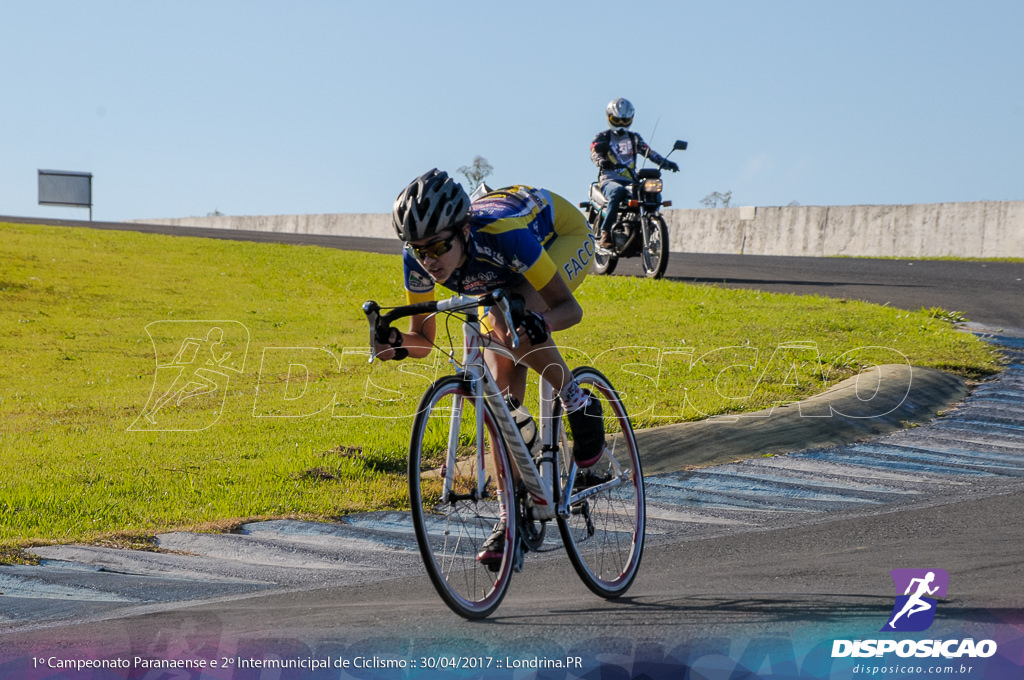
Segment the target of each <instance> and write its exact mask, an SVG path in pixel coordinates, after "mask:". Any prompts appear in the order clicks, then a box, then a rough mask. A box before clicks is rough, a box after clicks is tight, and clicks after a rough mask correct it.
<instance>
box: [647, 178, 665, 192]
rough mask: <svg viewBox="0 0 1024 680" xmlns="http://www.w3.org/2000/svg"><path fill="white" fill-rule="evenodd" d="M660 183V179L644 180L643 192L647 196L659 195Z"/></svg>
mask: <svg viewBox="0 0 1024 680" xmlns="http://www.w3.org/2000/svg"><path fill="white" fill-rule="evenodd" d="M661 187H662V183H661V180H660V179H653V178H652V179H645V180H644V191H646V192H647V193H649V194H660V193H661Z"/></svg>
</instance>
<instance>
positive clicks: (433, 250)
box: [408, 234, 458, 262]
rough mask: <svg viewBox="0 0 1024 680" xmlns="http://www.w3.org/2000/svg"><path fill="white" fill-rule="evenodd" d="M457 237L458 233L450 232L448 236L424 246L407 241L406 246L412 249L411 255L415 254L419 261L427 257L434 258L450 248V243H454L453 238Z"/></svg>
mask: <svg viewBox="0 0 1024 680" xmlns="http://www.w3.org/2000/svg"><path fill="white" fill-rule="evenodd" d="M457 237H458V234H452V235H451V236H449V237H448V238H445V239H441V240H440V241H434V242H433V243H428V244H427V245H425V246H414V245H413V244H411V243H409V244H408V246H409V248H410V249H412V254H413V256H415V257H416V259H417V260H419V261H420V262H422V261H423V260H425V259H427V258H428V257H430V258H433V259H435V260H436V259H438V258H439V257H441V256H442V255H444V254H445V253H447V252H448V251H449V250H451V249H452V244H453V243H455V239H456V238H457Z"/></svg>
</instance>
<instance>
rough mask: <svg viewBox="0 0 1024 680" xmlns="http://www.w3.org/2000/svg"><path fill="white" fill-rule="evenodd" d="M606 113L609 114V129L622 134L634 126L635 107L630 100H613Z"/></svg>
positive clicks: (620, 98)
mask: <svg viewBox="0 0 1024 680" xmlns="http://www.w3.org/2000/svg"><path fill="white" fill-rule="evenodd" d="M605 113H606V114H608V127H610V128H611V129H613V130H615V131H616V132H622V131H624V130H626V129H627V128H629V126H630V125H632V124H633V105H632V104H630V103H629V100H628V99H623V98H622V97H619V98H618V99H613V100H611V101H610V102H609V103H608V108H607V109H605Z"/></svg>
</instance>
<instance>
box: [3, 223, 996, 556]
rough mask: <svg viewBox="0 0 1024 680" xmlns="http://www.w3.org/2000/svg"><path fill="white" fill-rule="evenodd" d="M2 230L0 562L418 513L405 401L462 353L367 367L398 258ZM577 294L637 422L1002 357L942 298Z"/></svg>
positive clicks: (592, 350) (688, 290)
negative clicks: (41, 546) (870, 374)
mask: <svg viewBox="0 0 1024 680" xmlns="http://www.w3.org/2000/svg"><path fill="white" fill-rule="evenodd" d="M0 239H2V241H0V243H2V245H0V324H2V327H3V332H2V334H0V445H2V455H0V560H2V559H3V555H7V558H8V559H10V558H11V556H13V555H16V554H17V551H18V549H19V548H20V547H24V546H27V545H32V544H38V543H45V542H69V541H101V540H116V541H127V542H132V541H135V542H136V544H138V545H145V537H146V536H148V535H151V534H153V533H155V532H158V531H163V530H167V529H170V528H192V529H210V530H217V529H220V528H226V527H230V526H232V525H234V524H235V523H237V522H238V521H240V520H242V519H252V518H267V517H282V516H284V517H307V518H329V517H336V516H338V515H340V514H343V513H347V512H351V511H357V510H367V509H384V508H402V507H405V505H406V490H405V481H404V478H403V472H404V465H405V456H406V452H405V449H406V445H407V436H408V434H407V433H408V430H409V425H410V422H411V421H410V415H411V413H412V412H413V410H414V408H415V405H416V402H417V400H418V398H419V395H420V393H421V392H422V391H423V389H424V387H425V386H426V385H427V384H428V382H429V380H431V379H432V378H433V377H434V376H435V375H438V374H443V373H447V372H449V370H450V368H449V366H448V365H447V363H446V362H445V360H444V357H442V356H441V354H440V353H435V356H434V358H433V359H432V360H430V361H420V362H411V361H407V362H402V363H400V364H399V363H397V362H388V363H387V364H381V363H379V362H378V363H375V364H373V365H372V366H371V365H368V364H367V361H366V359H367V355H366V354H365V344H366V339H367V329H366V322H365V320H364V317H363V315H362V313H361V311H360V305H361V303H362V302H363V301H364V300H366V299H371V298H372V299H376V300H378V301H380V302H382V303H400V302H401V301H402V297H403V294H402V292H401V291H402V287H401V268H400V262H399V260H398V258H396V257H394V256H381V255H373V254H362V253H349V252H341V251H336V250H330V249H323V248H313V247H296V246H285V245H266V244H255V243H239V242H231V241H219V240H202V239H191V238H180V237H162V236H155V235H146V234H138V233H132V232H114V231H101V230H91V229H75V228H65V227H46V226H28V225H9V224H3V225H0ZM579 297H580V299H581V302H582V304H583V306H584V309H585V310H587V317H586V319H585V320H584V322H583V323H582V324H581V325H579V326H578V327H576V328H574V329H571V330H570V331H567V332H565V333H562V334H561V335H560V338H559V340H560V343H561V344H562V345H563V346H565V347H570V348H573V349H571V350H568V351H567V354H568V355H569V358H570V364H575V363H583V362H587V363H591V364H594V365H596V366H597V367H598V368H601V369H602V370H604V371H605V372H606V373H608V374H609V377H611V378H612V380H613V381H614V382H615V383H616V384H617V385H618V386H619V388H620V390H621V391H623V392H624V393H625V394H626V395H627V399H628V400H629V404H630V407H631V410H632V412H633V413H634V415H635V420H636V424H637V425H638V426H640V427H644V426H650V425H653V424H660V423H667V422H673V421H679V420H682V419H695V418H701V417H704V416H705V415H714V414H719V413H725V412H730V411H743V410H756V409H759V408H763V407H765V406H768V405H771V404H774V403H778V402H782V401H793V400H797V399H801V398H803V397H806V396H808V395H811V394H814V393H817V392H820V391H822V390H823V389H825V388H826V387H827V385H829V384H832V383H834V382H836V381H838V380H841V379H844V378H846V377H849V376H850V375H852V374H854V373H855V372H857V371H858V370H860V368H861V367H862V366H864V365H866V364H873V363H878V364H881V363H892V362H894V361H903V360H904V359H903V357H904V356H905V357H906V360H908V361H909V362H911V363H913V364H914V365H920V366H931V367H937V368H942V369H945V370H949V371H955V372H958V373H961V374H963V375H967V376H979V375H984V374H987V373H991V372H993V371H995V370H997V368H998V358H997V356H996V355H995V354H994V353H993V352H992V351H991V350H990V349H989V348H988V347H987V346H986V345H984V344H983V343H981V342H979V341H977V340H975V339H974V338H972V337H971V336H969V335H967V334H964V333H961V332H958V331H956V330H955V329H954V328H953V326H952V325H951V324H950V323H949V321H948V320H947V319H944V318H937V317H942V316H944V313H943V312H942V310H933V311H931V312H928V311H924V310H922V311H919V312H906V311H901V310H897V309H890V308H885V307H879V306H873V305H869V304H865V303H861V302H856V301H845V302H844V301H839V300H831V299H826V298H822V297H796V296H786V295H771V294H764V293H757V292H749V291H735V290H725V289H719V288H714V287H709V286H690V285H682V284H678V283H672V282H667V281H658V282H656V281H645V280H640V279H632V278H619V277H596V276H595V277H591V278H590V279H588V281H587V282H586V284H585V285H584V286H583V287H582V288H581V290H580V291H579ZM440 326H441V327H442V328H443V327H444V324H440ZM453 331H457V328H456V327H455V326H453ZM439 337H440V334H439ZM443 339H445V340H447V337H446V336H444V337H443ZM455 342H456V344H457V342H458V340H457V338H456V339H455ZM862 348H866V349H862ZM167 397H171V398H169V399H168V398H167Z"/></svg>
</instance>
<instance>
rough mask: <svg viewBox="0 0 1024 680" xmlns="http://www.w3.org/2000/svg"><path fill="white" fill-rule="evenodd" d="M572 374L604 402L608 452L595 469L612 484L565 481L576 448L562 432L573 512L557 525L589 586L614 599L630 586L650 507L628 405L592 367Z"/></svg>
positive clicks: (562, 465) (564, 471)
mask: <svg viewBox="0 0 1024 680" xmlns="http://www.w3.org/2000/svg"><path fill="white" fill-rule="evenodd" d="M573 375H574V376H576V380H577V381H579V383H580V385H581V386H583V388H584V389H587V390H590V392H591V394H592V395H594V396H596V397H597V398H599V399H600V400H601V405H602V407H603V409H604V428H605V451H606V453H605V455H604V456H603V457H602V458H601V460H600V461H599V462H598V463H597V464H596V465H594V466H593V467H592V468H591V471H593V476H594V477H597V478H598V479H599V480H601V481H602V482H604V483H607V484H608V486H609V487H610V488H604V489H602V490H600V491H595V490H594V489H596V488H598V487H600V486H601V482H599V483H597V484H592V485H591V486H589V487H587V488H585V489H582V490H577V489H576V488H574V487H576V486H577V483H576V482H575V481H574V482H573V483H569V484H567V483H566V480H567V479H568V475H569V471H570V469H572V466H573V463H572V452H571V451H572V447H571V445H566V444H567V441H566V437H565V436H563V437H562V444H563V445H562V447H561V449H562V452H561V455H560V456H559V467H560V478H561V479H562V481H563V488H564V487H565V486H568V487H569V490H571V492H572V496H571V497H570V503H569V510H570V512H569V516H568V517H562V516H559V518H558V529H559V532H560V533H561V536H562V543H563V544H564V545H565V549H566V552H568V553H569V559H570V561H571V562H572V565H573V567H575V568H576V573H577V574H579V577H580V578H581V579H582V580H583V582H584V583H585V584H586V586H587V587H588V588H590V590H591V591H593V592H594V593H596V594H597V595H600V596H601V597H605V598H615V597H618V596H620V595H622V594H623V593H625V592H626V591H627V590H628V589H629V587H630V585H632V583H633V580H634V579H635V578H636V575H637V572H638V570H639V568H640V558H641V557H642V555H643V549H644V530H645V526H646V507H645V501H644V480H643V473H642V471H641V469H640V456H639V453H638V451H637V446H636V439H635V437H634V436H633V426H632V425H631V424H630V422H629V416H628V414H627V413H626V408H625V406H623V404H622V400H621V399H619V395H618V393H617V392H616V391H615V388H614V387H612V385H611V383H610V382H609V381H608V379H607V378H606V377H605V376H604V375H603V374H602V373H601V372H600V371H598V370H597V369H594V368H589V367H581V368H578V369H576V370H575V371H573ZM562 428H563V432H564V433H569V432H570V430H569V426H568V420H567V419H566V418H565V416H564V415H563V417H562ZM612 482H614V483H612Z"/></svg>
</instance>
